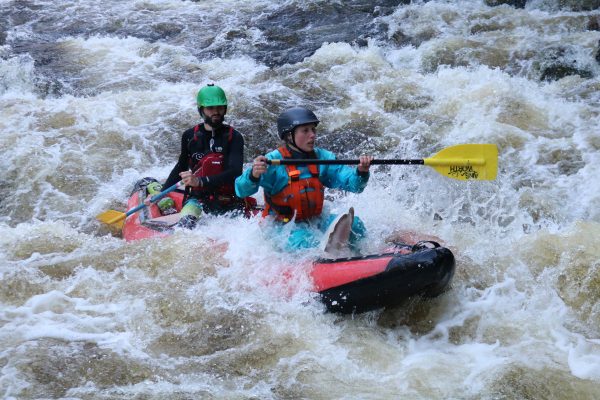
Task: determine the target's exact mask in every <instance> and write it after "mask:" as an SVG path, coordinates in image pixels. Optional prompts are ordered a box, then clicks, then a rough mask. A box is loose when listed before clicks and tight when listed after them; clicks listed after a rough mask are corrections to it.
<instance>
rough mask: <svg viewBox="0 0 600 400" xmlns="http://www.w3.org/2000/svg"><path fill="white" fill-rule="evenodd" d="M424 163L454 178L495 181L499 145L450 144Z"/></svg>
mask: <svg viewBox="0 0 600 400" xmlns="http://www.w3.org/2000/svg"><path fill="white" fill-rule="evenodd" d="M424 164H425V165H428V166H430V167H432V168H434V169H435V170H436V171H437V172H439V173H440V174H442V175H444V176H447V177H448V178H452V179H458V180H461V181H470V180H487V181H493V180H494V179H496V175H497V174H498V146H496V145H495V144H459V145H456V146H450V147H446V148H445V149H443V150H441V151H439V152H438V153H436V154H435V155H433V156H432V157H429V158H426V159H425V160H424Z"/></svg>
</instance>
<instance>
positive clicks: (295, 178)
mask: <svg viewBox="0 0 600 400" xmlns="http://www.w3.org/2000/svg"><path fill="white" fill-rule="evenodd" d="M288 175H289V177H290V180H291V181H292V182H295V181H298V180H300V171H299V170H297V169H295V170H293V171H289V172H288Z"/></svg>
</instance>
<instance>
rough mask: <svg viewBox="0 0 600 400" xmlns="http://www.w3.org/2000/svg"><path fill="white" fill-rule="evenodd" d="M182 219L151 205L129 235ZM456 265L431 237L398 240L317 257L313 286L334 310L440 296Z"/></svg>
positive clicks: (164, 230)
mask: <svg viewBox="0 0 600 400" xmlns="http://www.w3.org/2000/svg"><path fill="white" fill-rule="evenodd" d="M152 181H153V180H148V179H147V178H146V179H143V180H141V181H139V182H138V183H137V184H136V185H135V188H134V190H133V192H132V194H131V197H130V198H129V202H128V204H127V206H128V209H131V208H133V207H136V206H138V205H139V204H140V202H141V201H143V200H144V199H145V198H146V195H147V194H146V185H147V184H148V183H150V182H152ZM168 196H169V197H171V198H172V199H173V200H174V201H175V205H176V208H177V210H180V209H181V207H182V204H181V202H182V200H183V193H178V192H171V193H169V194H168ZM178 219H179V216H178V214H173V215H169V216H161V214H160V210H159V208H158V207H157V206H156V205H151V206H149V207H145V208H144V209H142V210H141V211H139V212H138V213H136V214H134V215H131V216H129V217H128V218H127V220H126V221H125V224H124V226H123V237H124V238H125V239H126V240H128V241H131V240H140V239H145V238H151V237H161V236H166V235H169V234H170V232H171V231H172V229H173V225H174V224H175V223H176V222H177V220H178ZM454 269H455V260H454V255H453V254H452V252H451V251H450V250H448V249H447V248H445V247H441V246H440V245H439V244H438V243H436V242H433V241H427V242H419V243H417V244H414V245H407V244H397V245H394V246H393V247H391V248H389V249H388V251H385V252H383V253H382V254H372V255H366V256H360V257H350V258H338V259H318V260H316V261H314V262H313V265H312V269H311V272H310V276H311V278H312V281H313V290H314V291H315V292H318V293H319V294H320V297H321V300H322V301H323V303H324V304H325V305H326V307H327V309H328V310H329V311H332V312H340V313H360V312H365V311H370V310H374V309H378V308H382V307H388V306H394V305H397V304H399V303H401V302H402V301H404V300H406V299H407V298H409V297H412V296H415V295H422V296H426V297H434V296H437V295H439V294H440V293H442V292H444V291H445V290H446V289H447V288H448V286H449V284H450V282H451V280H452V277H453V275H454Z"/></svg>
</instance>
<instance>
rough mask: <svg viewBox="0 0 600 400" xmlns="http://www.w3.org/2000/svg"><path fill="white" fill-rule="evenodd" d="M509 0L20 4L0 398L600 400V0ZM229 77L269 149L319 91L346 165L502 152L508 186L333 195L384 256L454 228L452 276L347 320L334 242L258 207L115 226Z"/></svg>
mask: <svg viewBox="0 0 600 400" xmlns="http://www.w3.org/2000/svg"><path fill="white" fill-rule="evenodd" d="M500 3H503V1H500V0H498V1H496V0H465V1H456V2H454V1H441V0H437V1H428V2H425V1H413V2H412V3H410V2H408V1H383V0H380V1H363V0H354V1H343V2H342V1H332V0H311V1H299V0H286V1H277V0H257V1H252V2H246V1H237V0H214V1H210V2H207V1H178V0H157V1H128V2H123V1H115V0H105V1H103V2H95V1H88V0H80V1H75V0H64V1H61V2H51V1H41V0H31V1H16V0H15V1H7V0H0V149H1V150H2V154H1V157H0V169H1V171H2V173H1V174H0V188H1V189H2V190H1V193H2V196H1V197H0V257H1V259H2V261H0V284H1V291H0V304H1V307H0V369H1V375H0V395H1V396H2V397H3V398H7V399H34V398H35V399H49V398H52V399H58V398H63V399H166V398H168V399H298V398H304V399H359V398H360V399H575V398H576V399H597V398H600V305H599V300H600V245H599V243H600V183H599V180H598V176H600V151H599V150H600V78H599V77H600V65H599V62H600V55H599V41H600V12H599V10H598V7H600V4H598V2H597V1H593V0H591V1H569V0H530V1H527V2H525V1H514V2H512V3H513V4H515V5H516V6H518V7H513V6H511V5H507V4H505V5H502V4H500ZM509 3H511V2H509ZM209 82H215V83H217V84H219V85H220V86H222V87H223V88H224V89H225V90H226V92H227V94H228V97H229V102H230V106H229V111H228V116H227V119H228V121H229V122H231V123H232V124H233V125H234V126H236V127H237V128H238V129H239V130H240V131H241V132H243V133H244V134H245V137H246V143H247V148H246V154H245V156H246V160H247V161H249V160H251V159H252V158H253V157H254V156H256V155H258V154H261V153H264V152H265V151H267V150H270V149H272V148H274V147H275V146H277V144H278V142H277V137H276V126H275V120H276V116H277V114H278V113H279V112H280V111H281V110H283V109H285V108H287V107H290V106H293V105H298V104H302V105H306V106H309V107H311V108H313V109H314V110H315V112H316V113H317V115H318V116H319V117H320V119H321V121H322V122H321V124H320V125H319V132H320V133H319V144H320V145H321V146H323V147H326V148H329V149H332V150H333V151H335V152H336V153H337V154H338V157H340V158H343V157H346V158H350V157H357V156H358V155H359V154H361V153H371V154H374V155H376V156H377V157H380V158H384V157H387V158H424V157H429V156H431V155H433V154H435V153H436V152H437V151H439V150H441V149H443V148H445V147H448V146H451V145H454V144H461V143H495V144H497V145H498V148H499V174H498V179H497V180H495V181H470V182H464V181H455V180H451V179H447V178H445V177H443V176H441V175H439V174H438V173H437V172H436V171H435V170H433V169H431V168H429V167H424V166H394V167H377V168H373V172H372V175H371V180H370V182H369V185H368V187H367V189H366V190H365V192H364V193H362V194H360V195H356V194H344V193H330V194H329V197H331V198H333V199H334V200H335V201H333V202H331V203H329V204H328V206H329V207H330V208H331V209H332V210H334V211H340V210H344V209H346V208H347V207H348V206H354V208H355V210H356V213H357V215H359V216H360V217H361V218H362V219H363V221H364V222H365V225H366V227H367V229H368V230H369V240H368V241H367V242H366V243H364V245H363V246H364V249H365V251H370V250H371V249H375V248H376V247H377V246H378V245H380V244H381V243H382V241H383V239H384V238H386V237H387V236H389V235H390V234H392V233H393V232H395V231H396V230H399V229H408V230H414V231H418V232H423V233H428V234H432V235H435V236H437V237H439V238H442V239H443V241H444V242H445V243H446V245H447V246H449V247H450V248H451V249H452V250H453V251H454V253H455V255H456V258H457V271H456V274H455V277H454V281H453V284H452V288H451V290H450V291H448V292H447V293H445V294H443V295H442V296H440V297H438V298H436V299H433V300H419V299H415V300H411V301H409V302H407V303H406V304H403V305H402V306H400V307H396V308H394V309H386V310H380V311H375V312H370V313H366V314H360V315H354V316H340V315H335V314H329V313H325V312H324V308H323V306H322V305H321V304H320V303H319V302H318V300H317V299H315V298H314V296H312V295H311V294H310V293H309V292H308V291H307V290H306V287H307V286H308V279H307V277H306V268H303V267H302V266H303V265H306V262H307V261H308V260H309V259H310V258H311V257H314V256H316V250H315V252H307V253H305V254H302V255H300V256H298V255H295V256H294V257H290V256H286V255H285V254H280V253H279V252H278V251H277V250H276V249H274V247H273V246H272V244H271V243H270V242H269V240H268V238H266V237H265V236H264V233H263V231H262V230H261V227H260V225H259V221H258V220H256V219H250V220H244V219H228V218H226V217H204V218H203V221H202V225H201V227H200V228H198V229H196V230H195V231H193V232H177V233H175V234H174V235H173V236H170V237H169V238H167V239H164V240H146V241H140V242H135V243H126V242H125V241H124V240H123V239H121V238H120V237H119V235H118V232H114V231H111V230H110V229H108V228H107V227H106V226H103V225H101V224H100V223H99V222H97V221H96V219H95V216H96V215H97V214H99V213H101V212H103V211H106V210H109V209H116V210H120V211H123V210H124V209H125V206H126V200H127V197H128V194H129V191H130V189H131V187H132V185H133V183H134V182H135V181H136V180H137V179H139V178H141V177H143V176H154V177H156V178H158V179H164V178H166V176H167V174H168V173H169V171H170V169H171V168H172V166H173V165H174V162H175V159H176V157H177V155H178V150H179V141H180V135H181V133H182V132H183V130H185V129H187V128H188V127H190V126H192V125H194V124H196V123H197V121H198V115H197V112H196V110H195V103H194V100H195V94H196V92H197V90H198V89H199V88H200V87H201V86H203V85H204V84H206V83H209ZM215 247H219V248H225V247H226V248H227V250H226V251H225V252H223V251H217V250H215ZM290 265H291V266H297V268H296V269H295V272H294V274H293V276H292V281H290V282H292V283H290V282H287V283H286V282H284V280H283V279H281V278H280V276H281V275H282V271H284V270H285V269H286V268H288V267H289V266H290ZM290 284H293V285H294V286H295V288H293V290H291V294H290V293H287V292H288V289H289V287H288V286H289V285H290ZM284 292H285V293H287V294H285V293H284Z"/></svg>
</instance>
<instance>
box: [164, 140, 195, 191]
mask: <svg viewBox="0 0 600 400" xmlns="http://www.w3.org/2000/svg"><path fill="white" fill-rule="evenodd" d="M193 135H194V132H193V130H191V129H188V130H187V131H185V132H184V133H183V135H181V153H180V154H179V159H178V160H177V164H175V166H174V167H173V169H172V170H171V173H170V174H169V177H168V178H167V180H166V181H165V183H164V184H163V188H164V189H167V188H169V187H171V186H173V185H174V184H176V183H177V182H179V181H180V180H181V177H180V176H179V173H180V172H183V171H187V170H188V168H189V166H188V160H189V150H188V144H189V141H190V140H191V139H192V137H193Z"/></svg>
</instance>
